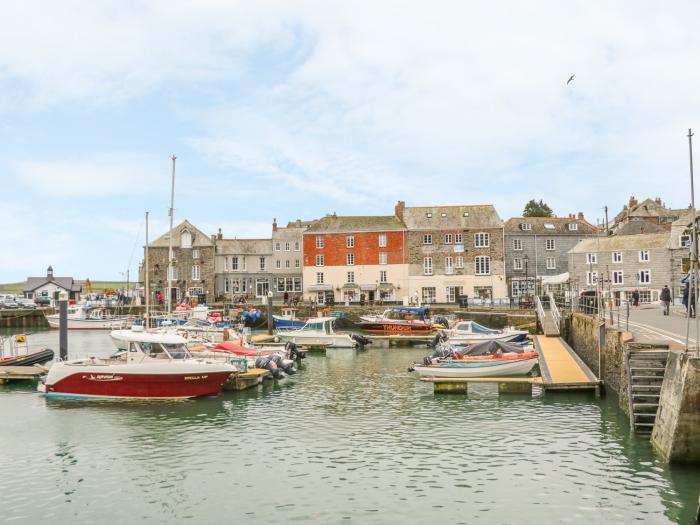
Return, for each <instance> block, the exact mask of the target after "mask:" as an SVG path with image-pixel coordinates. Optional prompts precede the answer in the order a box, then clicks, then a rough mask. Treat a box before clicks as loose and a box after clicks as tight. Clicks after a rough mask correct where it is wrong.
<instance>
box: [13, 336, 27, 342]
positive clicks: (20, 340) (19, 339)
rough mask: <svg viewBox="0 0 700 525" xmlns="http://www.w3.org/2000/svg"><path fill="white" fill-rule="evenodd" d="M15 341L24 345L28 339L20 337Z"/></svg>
mask: <svg viewBox="0 0 700 525" xmlns="http://www.w3.org/2000/svg"><path fill="white" fill-rule="evenodd" d="M15 341H17V342H18V343H24V342H26V341H27V338H26V337H25V336H24V335H18V336H17V337H15Z"/></svg>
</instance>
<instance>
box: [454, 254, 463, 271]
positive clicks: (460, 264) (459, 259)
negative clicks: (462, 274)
mask: <svg viewBox="0 0 700 525" xmlns="http://www.w3.org/2000/svg"><path fill="white" fill-rule="evenodd" d="M455 268H464V257H462V256H461V255H458V256H457V257H455Z"/></svg>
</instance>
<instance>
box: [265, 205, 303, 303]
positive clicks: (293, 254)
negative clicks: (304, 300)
mask: <svg viewBox="0 0 700 525" xmlns="http://www.w3.org/2000/svg"><path fill="white" fill-rule="evenodd" d="M311 224H313V221H300V220H296V221H293V222H289V223H288V224H287V226H285V227H282V226H277V220H276V219H273V221H272V241H271V242H272V260H271V262H270V273H271V278H272V281H271V284H272V288H271V289H272V291H273V292H274V296H275V299H282V298H283V297H284V294H285V292H286V293H287V294H288V296H289V297H290V298H291V297H294V296H301V294H302V290H303V285H302V282H303V269H302V265H303V262H304V261H303V247H304V246H303V245H304V232H305V231H306V229H307V228H308V227H309V226H310V225H311Z"/></svg>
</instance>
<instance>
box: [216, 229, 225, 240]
mask: <svg viewBox="0 0 700 525" xmlns="http://www.w3.org/2000/svg"><path fill="white" fill-rule="evenodd" d="M216 238H217V239H218V240H222V239H223V238H224V235H223V233H221V228H219V232H218V233H217V234H216Z"/></svg>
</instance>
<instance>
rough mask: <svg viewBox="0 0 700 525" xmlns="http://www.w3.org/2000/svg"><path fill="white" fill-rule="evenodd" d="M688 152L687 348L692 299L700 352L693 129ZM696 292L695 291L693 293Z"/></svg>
mask: <svg viewBox="0 0 700 525" xmlns="http://www.w3.org/2000/svg"><path fill="white" fill-rule="evenodd" d="M688 153H689V156H690V207H691V210H692V213H693V239H692V243H691V255H690V257H691V263H690V282H689V283H688V286H690V290H689V291H688V311H687V313H686V316H687V321H686V323H687V324H686V329H685V349H686V351H688V339H689V337H690V310H691V307H690V301H691V300H692V301H693V310H694V313H695V352H696V353H699V354H700V341H698V340H699V339H700V332H698V327H700V319H699V318H698V311H697V309H698V228H697V226H698V222H697V218H696V216H695V213H696V212H695V180H694V177H693V130H692V129H689V130H688ZM693 292H694V293H693Z"/></svg>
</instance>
